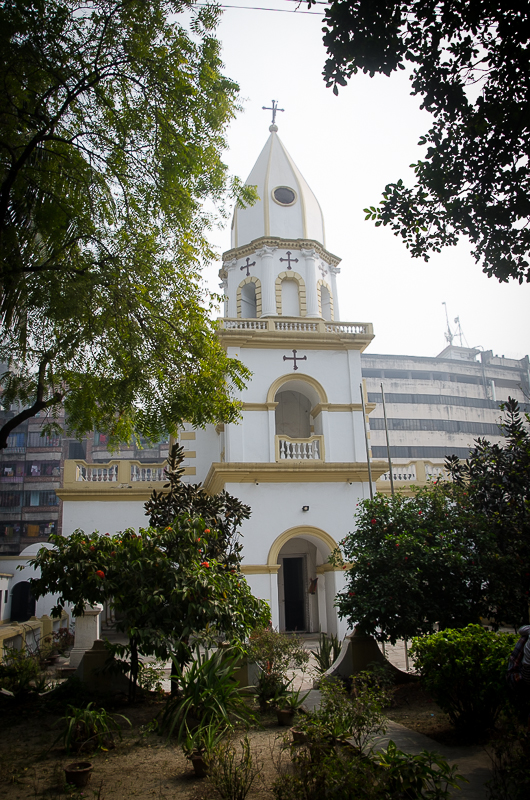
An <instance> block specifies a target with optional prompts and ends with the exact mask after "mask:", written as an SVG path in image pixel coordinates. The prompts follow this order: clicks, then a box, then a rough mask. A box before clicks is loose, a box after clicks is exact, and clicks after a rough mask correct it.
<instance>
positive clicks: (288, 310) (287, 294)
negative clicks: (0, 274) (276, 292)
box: [282, 279, 300, 317]
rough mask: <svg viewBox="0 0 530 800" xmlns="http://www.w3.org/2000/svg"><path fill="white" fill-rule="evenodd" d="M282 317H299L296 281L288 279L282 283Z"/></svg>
mask: <svg viewBox="0 0 530 800" xmlns="http://www.w3.org/2000/svg"><path fill="white" fill-rule="evenodd" d="M282 316H284V317H299V316H300V293H299V290H298V283H297V281H294V280H289V279H284V280H283V281H282Z"/></svg>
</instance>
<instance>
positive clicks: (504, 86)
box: [308, 0, 530, 283]
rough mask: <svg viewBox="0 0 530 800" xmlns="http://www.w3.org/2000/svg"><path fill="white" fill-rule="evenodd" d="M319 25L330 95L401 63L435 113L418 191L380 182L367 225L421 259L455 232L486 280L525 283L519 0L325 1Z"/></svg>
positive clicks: (524, 92) (526, 85) (528, 35)
mask: <svg viewBox="0 0 530 800" xmlns="http://www.w3.org/2000/svg"><path fill="white" fill-rule="evenodd" d="M313 1H314V0H308V4H309V5H311V3H312V2H313ZM323 30H324V44H325V46H326V48H327V52H328V59H327V61H326V64H325V68H324V77H325V80H326V83H327V85H328V86H333V91H334V92H335V93H337V92H338V87H339V86H344V85H346V83H347V81H348V79H349V78H350V77H351V76H352V75H354V74H355V73H357V72H358V71H359V70H362V72H364V73H367V74H369V75H370V76H373V75H374V74H375V73H376V72H378V73H382V74H384V75H388V76H389V75H391V74H392V72H394V71H396V70H398V69H402V70H403V69H407V68H408V69H410V70H411V76H410V80H411V93H412V94H413V95H418V96H420V97H421V98H422V106H421V107H422V108H424V109H426V110H427V111H428V112H429V113H431V114H432V115H433V117H434V122H433V126H432V127H431V129H430V130H429V131H428V132H427V133H426V134H425V136H423V137H422V138H421V139H420V144H422V145H424V146H425V147H426V151H425V156H424V158H423V159H422V160H420V161H418V163H417V164H413V165H412V166H413V168H414V172H415V178H416V185H415V186H413V187H412V188H408V187H407V186H405V184H404V183H403V181H402V180H398V181H397V182H395V183H389V184H388V185H387V186H386V188H385V191H384V194H383V200H382V201H381V203H380V205H379V206H378V207H377V208H376V207H375V206H371V207H370V208H368V209H365V211H366V213H367V219H373V220H376V225H381V224H383V225H390V227H391V229H392V230H393V232H394V233H395V234H396V235H397V236H401V237H402V239H403V241H404V243H405V245H406V246H407V248H409V250H410V252H411V254H412V255H413V256H415V257H420V256H421V257H423V258H424V259H425V260H428V258H429V254H430V253H432V252H439V251H440V250H441V249H442V247H445V246H447V245H454V244H456V242H457V240H458V238H459V236H460V235H462V234H463V235H465V236H467V237H468V238H469V240H470V241H471V243H472V245H473V252H474V256H475V258H476V260H477V262H480V263H481V264H482V266H483V269H484V272H486V273H487V274H488V275H489V276H490V277H491V276H492V275H493V276H495V277H496V278H498V280H499V281H508V280H509V279H510V278H514V279H516V280H518V281H519V283H522V282H523V281H525V280H526V281H529V280H530V265H529V260H528V253H529V249H530V228H529V227H528V221H529V218H530V200H529V197H530V191H529V189H530V173H529V164H528V158H529V155H530V111H529V106H528V96H529V92H530V66H529V61H528V43H529V40H530V8H529V6H528V4H527V3H520V2H508V3H502V4H499V3H497V2H495V0H405V1H404V2H389V0H333V2H331V4H330V5H329V6H328V7H327V8H326V12H325V28H324V29H323Z"/></svg>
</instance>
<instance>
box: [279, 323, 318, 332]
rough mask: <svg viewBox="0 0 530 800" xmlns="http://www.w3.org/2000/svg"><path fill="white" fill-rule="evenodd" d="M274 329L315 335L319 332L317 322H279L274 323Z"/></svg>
mask: <svg viewBox="0 0 530 800" xmlns="http://www.w3.org/2000/svg"><path fill="white" fill-rule="evenodd" d="M274 329H275V330H277V331H304V332H309V333H317V332H318V330H319V325H318V322H299V321H298V320H285V321H284V320H279V321H276V320H275V321H274Z"/></svg>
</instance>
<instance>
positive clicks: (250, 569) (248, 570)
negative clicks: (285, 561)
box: [240, 564, 281, 575]
mask: <svg viewBox="0 0 530 800" xmlns="http://www.w3.org/2000/svg"><path fill="white" fill-rule="evenodd" d="M280 566H281V565H280V564H241V567H240V569H241V572H242V573H243V575H277V573H278V570H279V569H280Z"/></svg>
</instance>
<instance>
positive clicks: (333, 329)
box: [219, 317, 373, 336]
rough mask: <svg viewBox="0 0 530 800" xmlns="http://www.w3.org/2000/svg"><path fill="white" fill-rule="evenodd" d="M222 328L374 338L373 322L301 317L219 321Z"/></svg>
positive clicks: (228, 329) (225, 319)
mask: <svg viewBox="0 0 530 800" xmlns="http://www.w3.org/2000/svg"><path fill="white" fill-rule="evenodd" d="M219 324H220V327H221V328H222V329H224V330H226V331H257V332H259V331H269V332H270V331H288V332H296V333H314V334H326V333H335V334H337V335H340V336H344V335H348V336H352V335H362V336H372V335H373V326H372V323H371V322H330V321H327V320H322V319H301V318H300V317H266V318H260V319H234V318H227V317H225V318H224V319H221V320H219Z"/></svg>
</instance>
